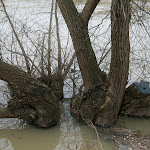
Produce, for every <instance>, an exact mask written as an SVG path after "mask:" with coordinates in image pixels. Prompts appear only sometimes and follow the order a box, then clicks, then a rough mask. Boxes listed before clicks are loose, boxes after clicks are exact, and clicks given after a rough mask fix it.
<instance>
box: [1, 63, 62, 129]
mask: <svg viewBox="0 0 150 150" xmlns="http://www.w3.org/2000/svg"><path fill="white" fill-rule="evenodd" d="M0 70H1V71H0V79H1V80H4V81H6V82H8V83H9V87H10V88H11V89H12V90H13V96H12V99H11V101H10V102H9V103H8V108H9V109H11V110H12V111H13V113H14V114H15V116H17V117H18V118H22V119H24V120H26V121H27V122H29V123H31V124H34V125H36V126H38V127H42V128H48V127H50V126H53V125H55V124H56V123H57V122H58V120H59V115H60V112H59V105H58V103H57V100H56V98H55V97H54V95H53V94H52V91H51V90H50V89H49V88H48V87H47V86H45V85H44V84H41V83H39V82H37V81H36V80H34V79H33V78H32V77H31V76H30V75H29V74H27V73H26V72H24V71H22V70H20V69H19V68H17V67H15V66H12V65H9V64H7V63H4V62H2V61H0Z"/></svg>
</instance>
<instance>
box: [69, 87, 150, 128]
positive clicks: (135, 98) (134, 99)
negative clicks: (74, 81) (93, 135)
mask: <svg viewBox="0 0 150 150" xmlns="http://www.w3.org/2000/svg"><path fill="white" fill-rule="evenodd" d="M105 99H106V91H105V89H104V88H103V86H100V87H96V88H95V89H93V90H91V91H90V92H88V93H87V94H85V95H84V96H83V97H80V98H77V99H73V100H72V104H71V108H72V109H73V113H72V115H73V116H75V117H76V118H77V119H78V120H79V121H82V122H85V123H89V122H92V123H93V124H94V125H96V126H102V127H109V126H111V125H112V124H113V123H114V122H115V121H117V117H118V114H116V113H115V110H114V106H113V102H112V101H110V102H108V103H107V102H106V101H105ZM149 108H150V95H149V94H143V93H141V92H140V91H139V90H138V89H137V87H136V86H135V85H134V84H132V85H131V86H130V87H129V88H127V89H126V92H125V96H124V100H123V103H122V106H121V109H120V114H123V115H130V116H135V117H150V109H149Z"/></svg>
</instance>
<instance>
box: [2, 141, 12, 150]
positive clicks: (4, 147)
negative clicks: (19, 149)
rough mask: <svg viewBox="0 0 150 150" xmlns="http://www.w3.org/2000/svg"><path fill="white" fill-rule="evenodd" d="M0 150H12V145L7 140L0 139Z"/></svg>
mask: <svg viewBox="0 0 150 150" xmlns="http://www.w3.org/2000/svg"><path fill="white" fill-rule="evenodd" d="M0 150H14V148H13V146H12V143H11V142H10V140H7V139H4V138H3V139H0Z"/></svg>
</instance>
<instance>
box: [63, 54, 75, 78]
mask: <svg viewBox="0 0 150 150" xmlns="http://www.w3.org/2000/svg"><path fill="white" fill-rule="evenodd" d="M75 57H76V53H74V54H73V56H72V58H71V59H70V61H69V63H68V65H67V66H66V68H65V71H64V73H63V78H64V79H65V78H66V75H67V73H68V72H69V69H70V67H71V65H72V64H73V60H74V58H75Z"/></svg>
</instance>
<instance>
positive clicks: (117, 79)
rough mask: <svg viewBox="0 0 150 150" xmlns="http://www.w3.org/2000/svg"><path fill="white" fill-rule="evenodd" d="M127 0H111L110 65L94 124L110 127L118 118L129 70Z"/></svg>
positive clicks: (128, 14)
mask: <svg viewBox="0 0 150 150" xmlns="http://www.w3.org/2000/svg"><path fill="white" fill-rule="evenodd" d="M130 15H131V10H130V2H129V0H113V1H112V6H111V45H112V46H111V64H110V72H109V81H108V90H107V93H106V100H105V103H104V105H102V106H101V107H100V113H99V115H98V116H99V117H98V118H97V119H96V121H95V124H97V125H102V126H109V125H112V124H113V123H114V122H115V121H116V120H117V117H118V114H119V110H120V106H121V103H122V99H123V96H124V92H125V86H126V83H127V79H128V70H129V53H130V41H129V23H130Z"/></svg>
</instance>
